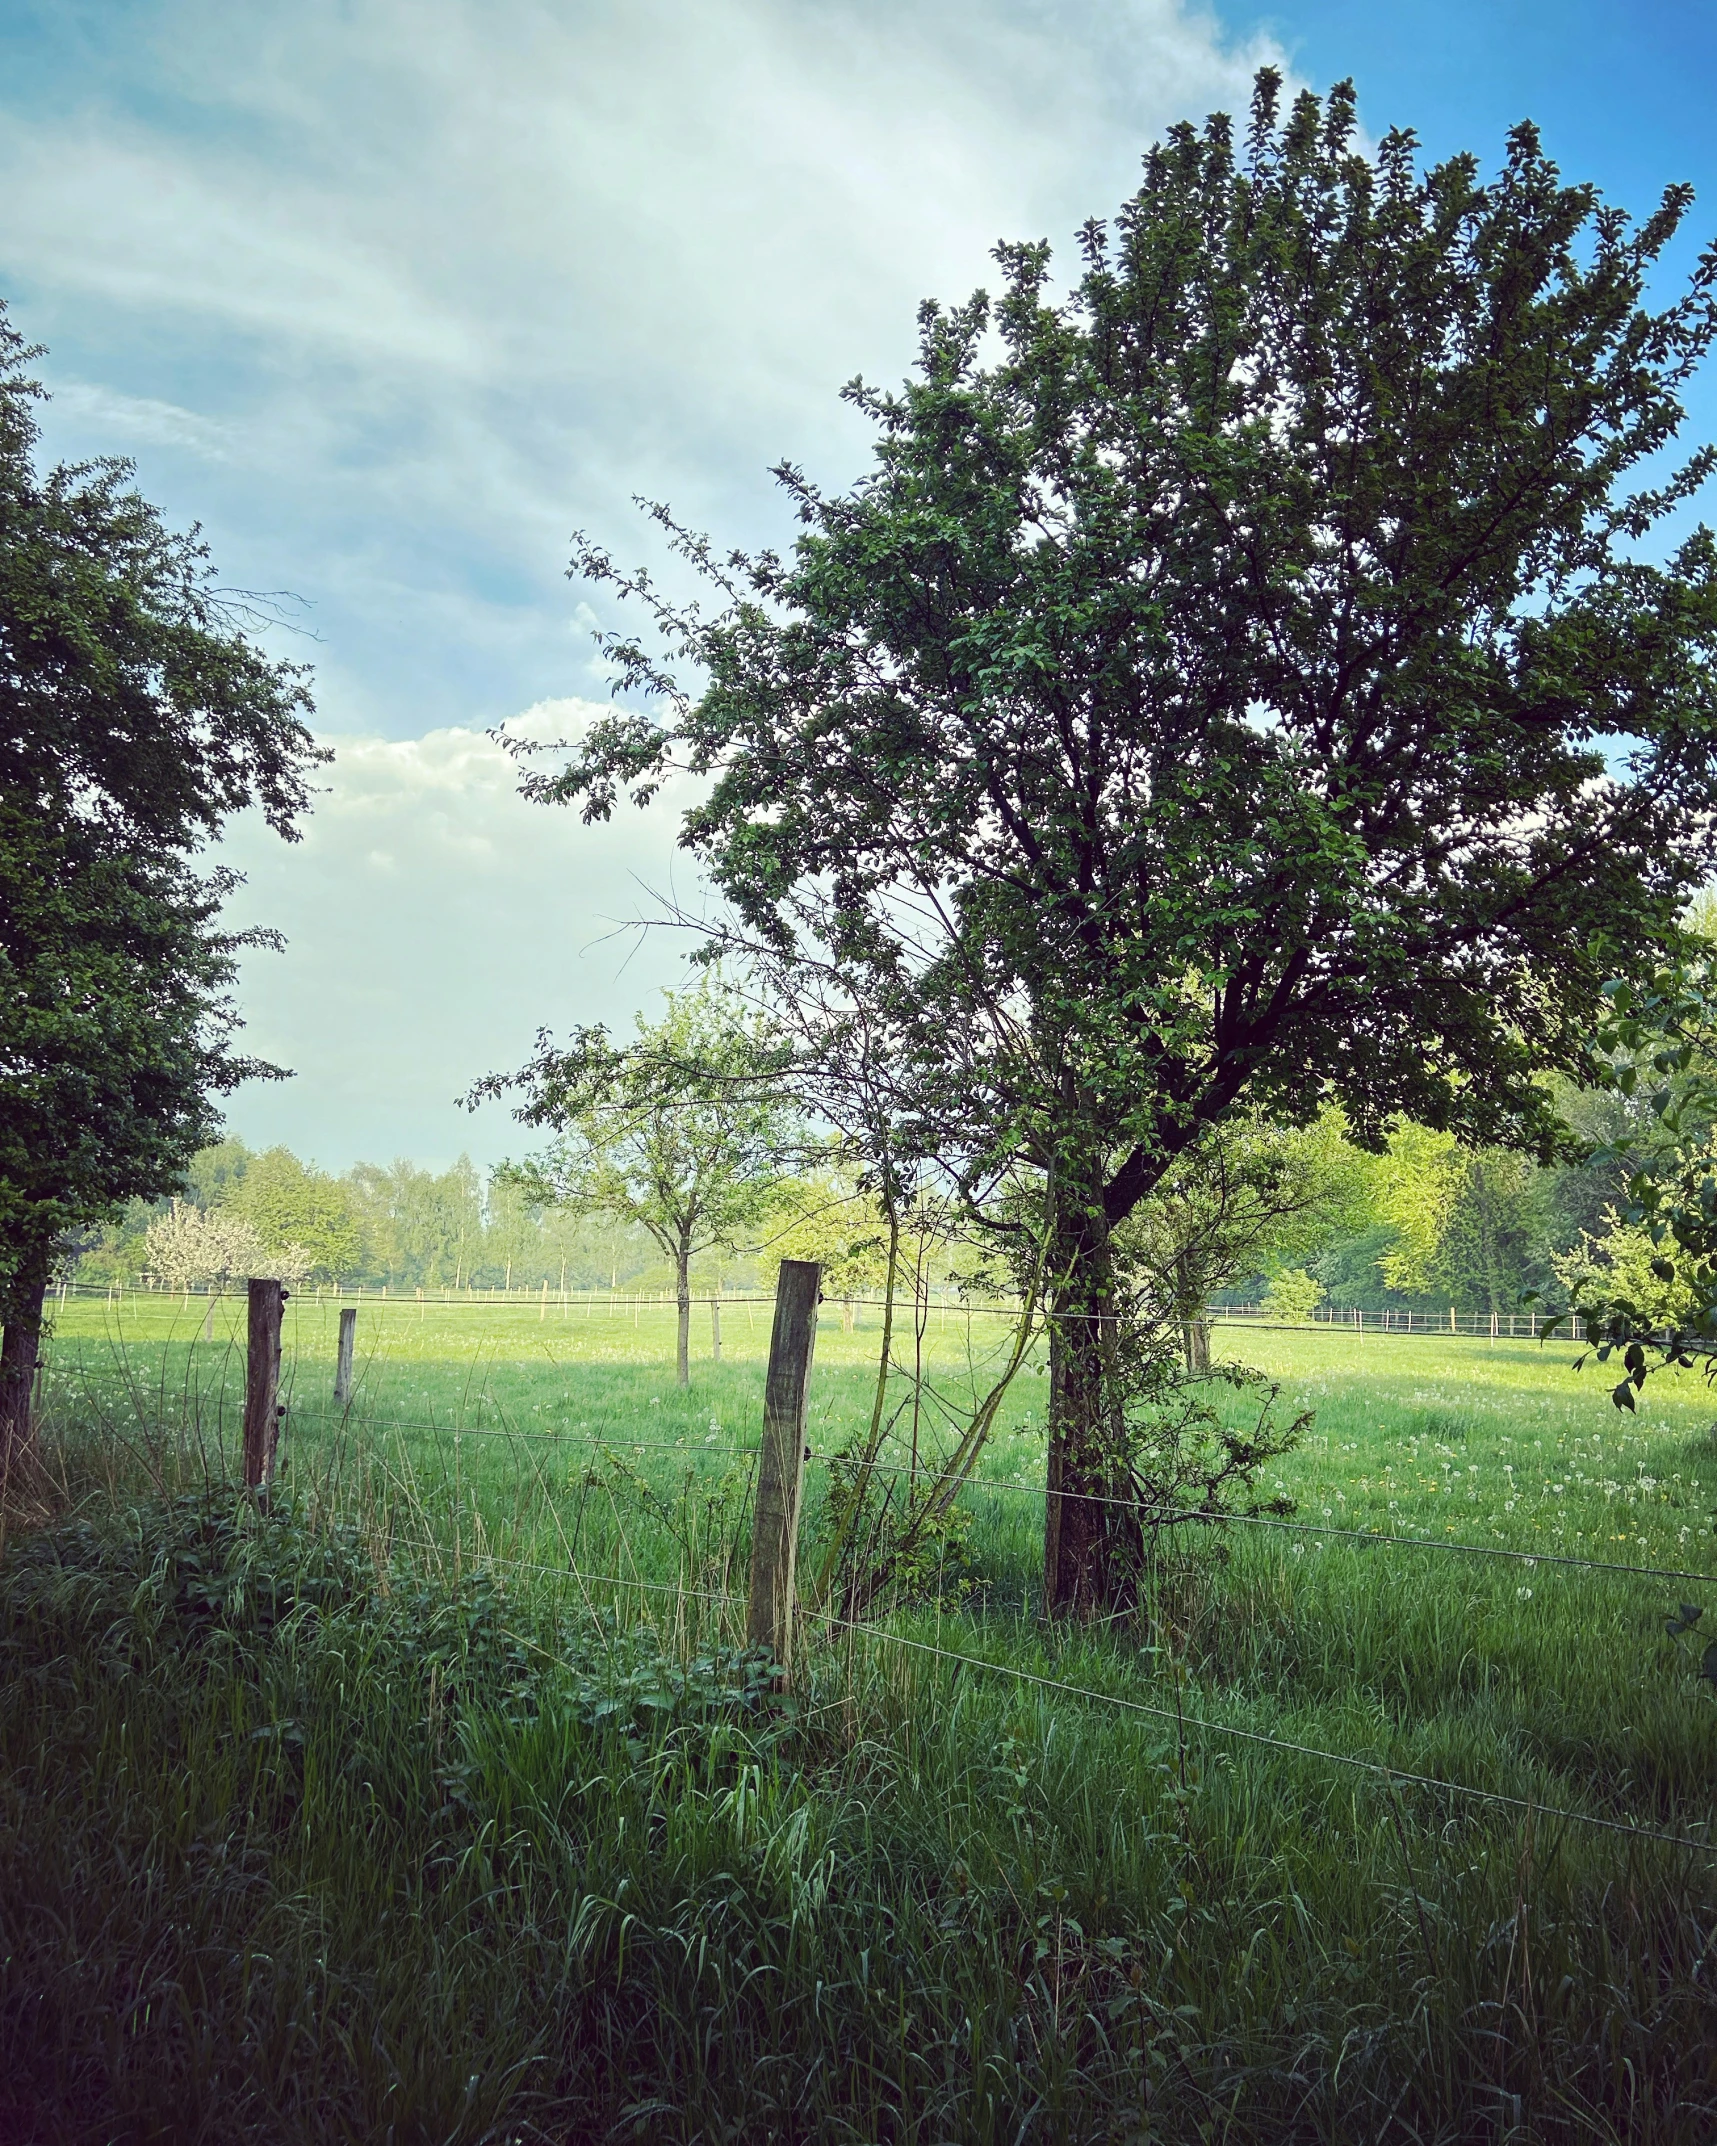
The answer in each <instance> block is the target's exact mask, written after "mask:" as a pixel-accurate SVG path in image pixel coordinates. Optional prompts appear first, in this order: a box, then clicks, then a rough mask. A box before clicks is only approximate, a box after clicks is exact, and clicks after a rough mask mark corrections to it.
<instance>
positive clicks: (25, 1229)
mask: <svg viewBox="0 0 1717 2146" xmlns="http://www.w3.org/2000/svg"><path fill="white" fill-rule="evenodd" d="M35 355H37V353H35V352H34V351H31V350H29V349H26V347H25V346H24V344H23V342H22V340H21V339H20V337H19V336H18V334H17V333H16V331H15V330H14V329H13V328H12V327H11V326H10V324H9V323H8V322H7V320H6V318H5V315H4V311H3V309H0V1326H3V1328H4V1334H3V1337H0V1479H3V1478H4V1477H5V1476H6V1475H7V1474H8V1473H9V1472H10V1470H11V1468H12V1467H13V1465H14V1462H15V1461H16V1459H17V1458H18V1456H19V1453H20V1451H21V1450H23V1449H24V1448H25V1446H26V1444H27V1441H28V1438H29V1434H30V1394H31V1387H32V1384H33V1380H34V1376H35V1368H36V1361H37V1355H38V1350H39V1344H40V1333H41V1324H42V1305H43V1299H44V1296H45V1294H46V1289H47V1284H48V1279H49V1275H50V1272H51V1269H52V1264H53V1261H54V1259H55V1257H56V1256H57V1254H58V1252H59V1251H60V1250H61V1248H63V1247H64V1245H65V1244H66V1242H67V1241H68V1238H69V1237H70V1236H72V1235H74V1234H75V1233H76V1232H78V1231H79V1230H82V1229H85V1228H88V1227H90V1226H92V1225H94V1224H97V1223H100V1222H102V1221H104V1220H106V1219H107V1218H108V1217H109V1216H110V1215H111V1214H112V1213H113V1212H114V1210H115V1209H116V1208H117V1207H118V1206H119V1205H121V1204H122V1203H123V1202H124V1201H125V1200H127V1199H130V1198H135V1197H144V1198H147V1197H153V1196H157V1195H159V1194H161V1193H163V1192H167V1191H171V1190H172V1189H174V1187H175V1186H176V1185H177V1184H178V1183H179V1181H180V1179H181V1177H182V1174H183V1171H184V1167H185V1165H186V1163H187V1162H188V1161H189V1159H190V1157H191V1156H192V1155H193V1154H194V1153H195V1152H196V1150H197V1149H198V1148H199V1147H201V1146H202V1145H203V1144H204V1143H205V1142H206V1141H207V1140H208V1139H209V1138H210V1137H211V1135H212V1133H213V1131H214V1129H215V1122H216V1121H215V1113H214V1099H215V1098H216V1097H217V1096H218V1095H219V1094H221V1093H222V1092H223V1091H224V1090H226V1089H228V1088H230V1087H231V1086H232V1085H233V1084H234V1083H235V1082H236V1081H238V1080H239V1079H241V1078H244V1077H245V1076H247V1075H249V1074H253V1073H257V1072H261V1071H265V1070H268V1069H265V1068H262V1067H260V1066H256V1065H253V1064H251V1063H249V1062H247V1061H244V1060H241V1059H238V1058H236V1057H235V1056H234V1055H233V1054H232V1051H231V1049H230V1040H231V1032H232V1029H233V1027H234V1026H235V1021H234V1016H233V1014H232V1010H231V1007H230V1004H229V1002H228V998H227V987H228V985H229V984H230V982H231V980H232V975H233V956H234V953H235V950H236V948H237V947H238V945H239V944H241V943H242V942H241V940H240V939H239V938H237V937H235V936H234V935H232V934H229V933H226V932H223V931H222V929H221V928H220V923H219V911H220V904H221V901H222V899H223V898H224V896H225V895H226V893H227V892H228V891H229V890H230V887H231V885H232V879H231V876H230V875H228V874H223V873H219V872H202V873H199V872H197V871H196V870H194V869H193V862H192V860H193V858H194V856H195V853H196V851H197V850H198V848H199V847H200V846H201V845H202V844H203V843H204V842H205V841H206V840H207V839H208V838H209V837H210V836H211V835H213V834H214V833H215V832H216V831H217V830H218V829H219V827H220V826H221V824H222V822H223V821H224V819H225V818H226V817H227V815H228V814H230V813H232V812H234V811H236V810H238V809H239V808H240V807H242V806H245V805H250V804H255V805H258V806H260V807H261V810H262V812H263V814H264V815H265V817H266V818H267V820H268V821H269V823H270V824H271V825H272V826H273V827H274V828H275V829H276V830H277V831H278V832H280V833H281V834H284V835H290V834H291V833H292V830H293V822H294V820H295V818H296V816H297V815H298V813H299V812H300V811H301V810H302V809H303V808H304V806H305V804H306V802H307V794H306V788H305V775H306V772H307V770H308V768H309V767H310V765H311V764H312V763H313V762H314V761H315V760H316V759H317V758H318V757H320V755H319V754H318V750H317V748H316V747H315V745H314V744H313V742H312V740H311V737H310V733H309V731H308V730H307V729H306V727H305V724H304V721H303V716H304V714H305V712H306V711H307V710H308V708H309V700H308V697H307V694H306V691H305V686H304V681H303V678H302V676H301V675H300V673H299V671H298V670H297V669H296V668H295V667H293V666H290V665H285V664H281V663H277V662H274V661H271V660H270V659H268V658H267V657H266V656H264V655H263V654H262V653H261V652H260V651H259V650H258V649H257V648H255V647H254V646H253V645H252V642H251V641H250V639H249V638H248V637H247V634H246V632H245V631H244V630H243V623H244V622H243V620H242V619H240V618H238V617H236V616H235V614H234V612H233V611H232V609H231V607H230V606H228V605H227V604H225V603H224V602H223V600H222V597H221V595H220V592H219V590H218V588H217V586H216V585H215V583H214V582H213V580H212V577H211V573H210V570H209V566H208V561H207V558H206V556H205V554H204V550H203V547H202V545H201V544H200V542H199V541H198V540H197V538H196V537H195V535H194V534H193V535H191V536H180V535H175V534H174V533H172V532H171V531H169V530H168V529H166V528H165V527H164V525H163V524H162V522H161V520H160V518H159V516H158V515H157V514H156V512H155V510H154V509H153V508H152V507H150V506H149V505H148V504H147V503H146V502H145V501H144V500H143V499H141V498H140V497H139V496H138V494H137V493H136V491H135V490H134V488H133V486H132V483H131V472H130V469H129V467H128V466H127V465H126V464H124V463H120V462H108V461H104V462H95V463H87V464H81V465H78V466H76V467H72V468H64V467H62V468H57V469H52V470H49V471H47V472H46V473H43V472H40V471H38V469H37V466H36V447H37V427H36V425H35V422H34V418H33V415H32V410H31V403H32V399H33V398H34V397H35V396H37V395H38V394H39V392H40V391H39V389H38V388H37V387H36V385H35V384H34V383H33V382H32V381H31V380H30V379H29V377H28V375H27V371H26V367H27V365H28V363H29V361H30V359H31V358H32V357H34V356H35Z"/></svg>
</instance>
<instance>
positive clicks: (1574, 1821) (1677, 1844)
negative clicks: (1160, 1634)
mask: <svg viewBox="0 0 1717 2146" xmlns="http://www.w3.org/2000/svg"><path fill="white" fill-rule="evenodd" d="M394 1539H395V1540H396V1541H402V1542H404V1544H405V1546H406V1547H408V1548H415V1549H419V1550H432V1551H434V1552H436V1553H437V1554H439V1555H442V1556H448V1555H451V1554H452V1550H451V1546H450V1545H448V1544H446V1543H440V1542H436V1541H434V1540H433V1539H429V1538H423V1539H413V1538H400V1537H395V1538H394ZM469 1555H470V1556H471V1558H472V1560H473V1561H474V1562H480V1563H482V1564H484V1565H486V1566H490V1567H493V1568H494V1569H496V1570H502V1571H510V1572H532V1573H542V1574H547V1575H549V1576H550V1577H553V1578H557V1579H562V1580H573V1581H576V1582H577V1583H578V1585H579V1586H580V1587H581V1588H582V1589H583V1590H584V1592H585V1593H586V1595H587V1596H588V1594H589V1593H590V1592H591V1591H592V1590H593V1589H597V1588H602V1587H619V1588H624V1589H627V1590H629V1591H636V1592H642V1593H650V1594H668V1595H673V1596H676V1597H679V1598H683V1599H687V1600H693V1601H700V1602H715V1603H722V1604H725V1605H727V1606H728V1607H729V1608H733V1609H743V1608H744V1607H745V1597H744V1596H742V1595H738V1594H735V1593H732V1592H730V1591H721V1590H713V1589H708V1588H691V1587H684V1586H682V1585H680V1584H679V1583H678V1582H676V1581H672V1580H643V1579H627V1578H624V1577H623V1576H621V1575H618V1574H612V1573H593V1572H587V1571H585V1570H583V1569H582V1568H581V1567H579V1566H578V1565H575V1564H573V1563H571V1562H570V1561H569V1562H568V1563H567V1564H565V1565H549V1564H543V1563H540V1562H538V1561H535V1560H533V1559H529V1558H512V1557H499V1556H496V1555H495V1554H494V1553H493V1552H491V1551H487V1550H481V1549H479V1550H473V1551H471V1552H470V1553H469ZM800 1614H801V1616H802V1617H803V1618H804V1620H805V1622H806V1623H808V1624H816V1625H820V1626H822V1627H823V1628H824V1629H825V1630H826V1631H841V1632H848V1633H851V1634H853V1635H855V1636H856V1637H858V1638H862V1639H867V1640H874V1641H877V1642H879V1643H880V1644H882V1645H884V1646H892V1647H899V1648H903V1649H906V1650H908V1651H910V1652H912V1653H914V1654H921V1655H927V1656H930V1657H932V1658H934V1659H935V1660H937V1661H943V1662H948V1663H950V1664H952V1665H954V1667H955V1669H956V1671H958V1670H960V1669H967V1670H980V1671H984V1672H986V1673H988V1674H989V1675H992V1676H1002V1677H1010V1678H1012V1679H1013V1680H1014V1681H1015V1682H1016V1683H1020V1684H1026V1685H1030V1686H1032V1687H1033V1688H1034V1689H1036V1690H1040V1691H1048V1692H1054V1693H1056V1694H1058V1695H1059V1696H1060V1697H1062V1698H1066V1699H1074V1700H1078V1701H1080V1702H1081V1703H1082V1704H1086V1705H1091V1706H1110V1707H1115V1708H1117V1709H1119V1710H1120V1711H1122V1712H1124V1713H1128V1714H1136V1715H1141V1716H1144V1717H1146V1718H1148V1719H1150V1720H1153V1721H1160V1722H1163V1723H1165V1724H1167V1725H1168V1726H1171V1727H1172V1728H1173V1729H1174V1730H1175V1732H1176V1735H1177V1737H1184V1735H1185V1734H1186V1733H1187V1732H1189V1731H1190V1732H1192V1733H1194V1734H1198V1735H1208V1736H1218V1737H1227V1738H1229V1739H1230V1740H1232V1741H1236V1742H1240V1743H1246V1744H1254V1745H1258V1746H1260V1747H1262V1748H1264V1749H1267V1750H1271V1751H1279V1752H1282V1753H1284V1754H1285V1755H1287V1756H1290V1757H1294V1758H1302V1759H1312V1760H1315V1761H1318V1762H1319V1763H1321V1764H1324V1765H1329V1766H1345V1767H1347V1768H1349V1769H1350V1770H1352V1771H1354V1772H1358V1773H1364V1774H1369V1775H1371V1776H1372V1777H1373V1778H1374V1779H1377V1780H1380V1781H1382V1782H1383V1783H1384V1784H1385V1785H1386V1786H1388V1787H1390V1788H1397V1787H1409V1788H1423V1789H1430V1790H1433V1791H1435V1792H1436V1793H1438V1794H1440V1795H1446V1796H1452V1797H1454V1798H1456V1799H1457V1800H1460V1801H1464V1802H1468V1803H1478V1804H1486V1805H1489V1806H1492V1807H1493V1808H1500V1809H1505V1810H1511V1811H1519V1812H1522V1813H1524V1814H1525V1815H1526V1816H1527V1817H1529V1818H1549V1819H1553V1820H1557V1821H1560V1822H1562V1823H1564V1824H1567V1825H1576V1826H1588V1827H1591V1828H1594V1829H1596V1830H1597V1831H1599V1832H1604V1833H1616V1834H1620V1835H1622V1836H1623V1837H1624V1838H1625V1839H1628V1840H1636V1841H1649V1842H1652V1843H1654V1844H1656V1845H1658V1846H1662V1847H1669V1848H1678V1849H1681V1850H1683V1851H1685V1852H1690V1853H1692V1854H1695V1855H1701V1856H1713V1855H1717V1843H1713V1842H1711V1841H1708V1840H1700V1839H1697V1838H1695V1837H1694V1836H1693V1835H1691V1834H1687V1833H1670V1832H1665V1831H1663V1830H1662V1829H1661V1828H1657V1827H1651V1826H1639V1825H1631V1824H1629V1823H1628V1822H1626V1821H1625V1820H1623V1819H1618V1818H1603V1817H1600V1816H1598V1815H1597V1814H1596V1813H1595V1812H1592V1811H1576V1810H1572V1809H1569V1808H1568V1807H1567V1806H1565V1805H1558V1804H1550V1803H1540V1802H1539V1801H1537V1799H1536V1798H1534V1797H1530V1796H1512V1795H1509V1794H1507V1793H1506V1792H1505V1791H1504V1790H1501V1789H1492V1788H1475V1787H1473V1786H1472V1785H1471V1784H1470V1783H1469V1782H1465V1781H1447V1780H1444V1779H1443V1778H1442V1777H1441V1776H1440V1775H1438V1774H1426V1773H1418V1772H1416V1771H1414V1770H1412V1769H1411V1768H1408V1767H1402V1766H1392V1765H1390V1764H1389V1763H1388V1761H1387V1760H1384V1759H1375V1758H1366V1757H1364V1756H1363V1755H1362V1754H1360V1753H1357V1752H1352V1751H1330V1750H1327V1749H1325V1748H1324V1747H1323V1746H1322V1745H1319V1744H1303V1743H1299V1742H1297V1741H1295V1740H1294V1739H1293V1738H1291V1737H1284V1736H1273V1735H1271V1734H1270V1732H1269V1731H1268V1730H1265V1729H1245V1728H1241V1727H1240V1726H1239V1725H1238V1724H1236V1723H1234V1722H1226V1721H1215V1720H1213V1719H1211V1717H1210V1716H1209V1715H1206V1714H1198V1713H1188V1712H1187V1711H1186V1709H1185V1708H1184V1707H1182V1706H1172V1707H1170V1706H1158V1705H1153V1704H1152V1703H1151V1702H1150V1701H1148V1700H1144V1699H1132V1698H1128V1697H1126V1696H1125V1695H1123V1694H1122V1693H1119V1692H1107V1691H1098V1690H1096V1689H1095V1688H1094V1687H1092V1686H1091V1685H1088V1684H1071V1683H1068V1682H1067V1681H1066V1680H1065V1679H1064V1678H1060V1677H1049V1676H1044V1675H1042V1674H1041V1673H1040V1672H1038V1671H1036V1670H1032V1669H1026V1668H1023V1667H1022V1666H1021V1665H1019V1664H1018V1663H1014V1662H998V1661H993V1660H991V1659H990V1658H989V1657H987V1656H985V1655H981V1654H969V1653H967V1652H966V1651H965V1650H964V1649H961V1648H955V1647H944V1646H941V1645H939V1644H937V1643H935V1642H933V1641H930V1640H923V1639H913V1638H910V1637H909V1636H908V1635H907V1634H905V1633H903V1632H891V1631H889V1630H888V1629H887V1627H886V1626H884V1625H880V1624H876V1623H874V1622H871V1621H869V1620H865V1619H859V1618H851V1617H840V1616H836V1615H835V1614H834V1613H833V1612H832V1611H828V1610H811V1611H801V1612H800Z"/></svg>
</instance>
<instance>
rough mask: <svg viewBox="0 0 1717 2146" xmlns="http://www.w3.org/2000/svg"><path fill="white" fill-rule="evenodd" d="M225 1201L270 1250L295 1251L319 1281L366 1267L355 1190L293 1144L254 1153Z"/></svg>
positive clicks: (303, 1264)
mask: <svg viewBox="0 0 1717 2146" xmlns="http://www.w3.org/2000/svg"><path fill="white" fill-rule="evenodd" d="M224 1204H225V1205H226V1206H228V1207H229V1208H230V1209H231V1210H232V1212H234V1213H235V1214H237V1215H240V1216H242V1217H243V1219H244V1220H245V1221H246V1222H248V1223H249V1224H250V1225H251V1227H252V1228H253V1229H254V1230H255V1231H256V1233H257V1236H258V1237H259V1238H260V1239H261V1241H262V1244H263V1248H264V1249H265V1250H266V1251H268V1252H270V1253H274V1254H282V1253H285V1252H287V1251H288V1250H296V1251H297V1253H298V1254H299V1256H300V1258H301V1261H302V1266H303V1271H304V1272H305V1273H306V1274H308V1275H311V1276H314V1277H315V1278H316V1279H317V1280H319V1281H335V1280H338V1278H339V1277H340V1276H341V1275H342V1274H344V1275H348V1276H350V1275H354V1274H356V1273H358V1272H359V1271H361V1269H362V1266H363V1260H364V1241H363V1225H362V1220H361V1217H360V1214H359V1211H358V1209H357V1206H356V1203H355V1202H354V1200H353V1198H352V1195H351V1192H350V1191H349V1190H348V1188H347V1187H346V1186H345V1185H344V1184H342V1183H341V1181H340V1180H339V1179H338V1178H335V1177H329V1176H328V1175H327V1174H326V1173H325V1172H324V1171H321V1170H317V1169H315V1168H313V1167H311V1166H310V1165H308V1164H305V1163H302V1162H300V1161H299V1159H298V1157H297V1156H296V1155H294V1154H293V1153H292V1151H291V1149H290V1148H284V1147H272V1148H269V1149H268V1150H267V1151H266V1152H265V1153H264V1154H261V1155H253V1156H252V1157H251V1158H250V1160H249V1162H248V1163H247V1165H246V1167H245V1172H244V1175H243V1176H242V1177H240V1178H238V1179H237V1180H236V1181H235V1182H234V1183H233V1185H232V1187H231V1189H230V1190H229V1191H228V1192H227V1194H226V1198H225V1202H224Z"/></svg>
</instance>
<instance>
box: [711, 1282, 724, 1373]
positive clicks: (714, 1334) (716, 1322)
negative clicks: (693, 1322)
mask: <svg viewBox="0 0 1717 2146" xmlns="http://www.w3.org/2000/svg"><path fill="white" fill-rule="evenodd" d="M709 1354H710V1362H711V1363H715V1364H719V1363H720V1362H721V1298H720V1296H719V1295H717V1296H713V1297H711V1298H710V1300H709Z"/></svg>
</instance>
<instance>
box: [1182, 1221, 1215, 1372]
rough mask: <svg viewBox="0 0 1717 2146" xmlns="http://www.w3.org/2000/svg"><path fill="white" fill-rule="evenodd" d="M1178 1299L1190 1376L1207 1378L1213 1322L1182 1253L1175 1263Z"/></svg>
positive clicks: (1191, 1265)
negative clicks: (1205, 1309) (1211, 1322)
mask: <svg viewBox="0 0 1717 2146" xmlns="http://www.w3.org/2000/svg"><path fill="white" fill-rule="evenodd" d="M1174 1272H1175V1299H1176V1303H1177V1306H1178V1308H1179V1311H1180V1345H1181V1354H1182V1356H1183V1357H1184V1358H1185V1359H1186V1368H1187V1375H1188V1376H1189V1377H1191V1378H1195V1379H1196V1378H1205V1377H1207V1376H1208V1374H1209V1371H1210V1321H1209V1320H1208V1319H1207V1318H1206V1317H1205V1311H1204V1291H1203V1290H1202V1288H1201V1287H1200V1286H1199V1276H1198V1274H1197V1272H1196V1270H1195V1269H1194V1267H1193V1263H1192V1261H1191V1260H1190V1259H1189V1258H1188V1257H1187V1255H1186V1253H1184V1252H1182V1253H1180V1254H1179V1256H1178V1257H1177V1258H1176V1260H1175V1263H1174Z"/></svg>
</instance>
